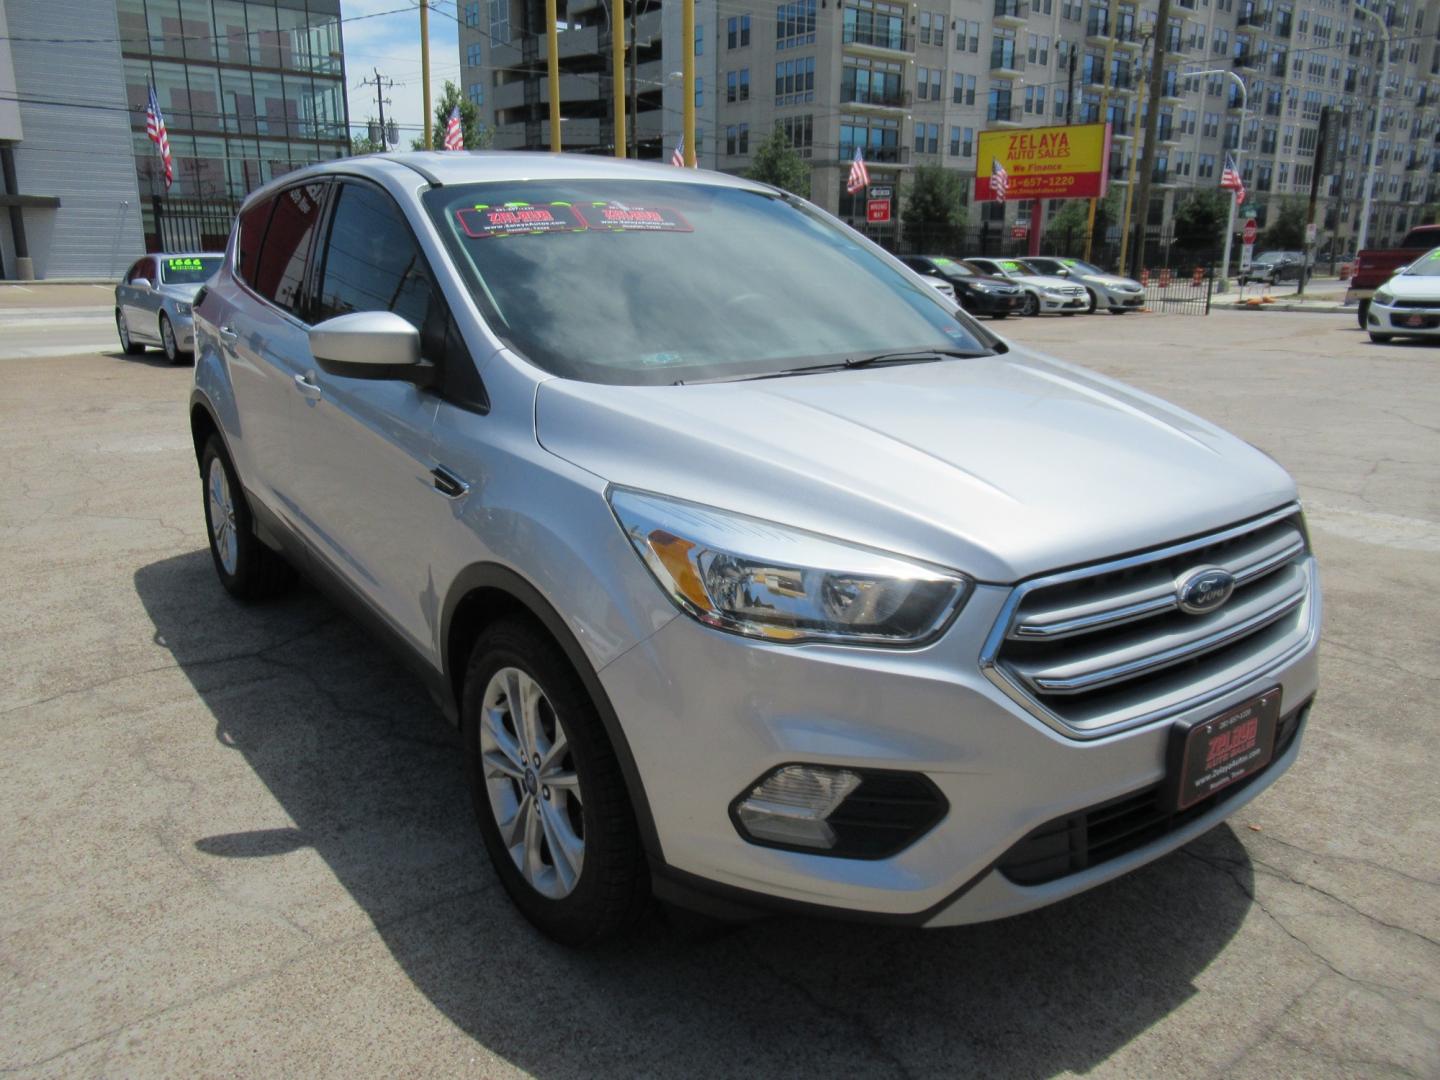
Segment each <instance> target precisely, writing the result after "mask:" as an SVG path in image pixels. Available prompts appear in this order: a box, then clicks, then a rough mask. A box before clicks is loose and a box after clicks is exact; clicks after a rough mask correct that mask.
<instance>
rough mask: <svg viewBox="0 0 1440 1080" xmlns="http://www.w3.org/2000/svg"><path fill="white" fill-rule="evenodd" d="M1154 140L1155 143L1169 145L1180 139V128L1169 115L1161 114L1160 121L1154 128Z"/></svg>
mask: <svg viewBox="0 0 1440 1080" xmlns="http://www.w3.org/2000/svg"><path fill="white" fill-rule="evenodd" d="M1155 141H1156V142H1157V143H1169V144H1171V145H1173V144H1175V143H1178V142H1179V141H1180V129H1179V128H1177V127H1176V126H1175V122H1174V121H1173V120H1171V119H1170V118H1169V117H1165V116H1162V117H1161V118H1160V123H1159V124H1158V125H1157V126H1156V128H1155Z"/></svg>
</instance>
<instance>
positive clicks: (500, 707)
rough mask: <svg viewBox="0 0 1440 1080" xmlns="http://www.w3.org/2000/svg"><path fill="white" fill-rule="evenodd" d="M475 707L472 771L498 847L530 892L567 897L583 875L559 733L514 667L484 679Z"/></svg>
mask: <svg viewBox="0 0 1440 1080" xmlns="http://www.w3.org/2000/svg"><path fill="white" fill-rule="evenodd" d="M480 707H481V714H480V724H479V734H480V765H481V771H482V774H483V776H484V780H485V790H486V794H487V795H488V796H489V801H490V812H491V814H493V815H494V818H495V824H496V826H498V828H499V830H500V839H501V842H502V843H503V844H504V846H505V850H506V851H507V852H508V853H509V855H510V858H511V860H512V861H513V862H514V863H515V866H516V867H517V868H518V869H519V871H520V873H521V874H522V875H523V876H524V878H525V881H526V882H527V883H528V884H529V885H530V886H531V887H532V888H533V889H534V890H535V891H536V892H538V893H540V894H541V895H542V896H546V897H549V898H550V899H552V900H558V899H561V898H563V897H565V896H568V895H569V894H570V893H571V891H572V890H574V888H575V885H576V883H577V882H578V881H579V879H580V873H581V871H582V869H583V868H584V863H585V818H584V805H583V803H582V802H581V793H580V779H579V776H578V775H577V774H576V772H575V765H574V761H573V759H572V757H571V753H570V744H569V739H568V738H567V736H566V733H565V727H564V725H563V724H562V723H561V721H560V718H559V716H558V715H556V713H555V710H554V708H553V707H552V706H551V704H550V699H549V698H548V697H546V695H545V691H544V690H543V689H542V688H541V687H540V684H539V683H537V682H536V681H535V680H534V679H533V678H531V677H530V676H529V675H527V674H526V673H525V672H524V671H521V670H520V669H519V668H515V667H504V668H501V669H500V670H499V671H497V672H495V674H494V675H492V676H491V677H490V681H489V683H487V684H486V687H485V695H484V697H483V699H482V700H481V706H480Z"/></svg>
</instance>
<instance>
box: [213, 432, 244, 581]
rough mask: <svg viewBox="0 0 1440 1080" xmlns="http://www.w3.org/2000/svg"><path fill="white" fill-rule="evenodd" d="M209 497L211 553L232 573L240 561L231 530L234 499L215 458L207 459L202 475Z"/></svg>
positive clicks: (218, 461) (235, 535)
mask: <svg viewBox="0 0 1440 1080" xmlns="http://www.w3.org/2000/svg"><path fill="white" fill-rule="evenodd" d="M205 490H206V492H207V493H208V496H209V500H210V540H211V543H213V544H214V545H215V554H216V555H218V556H219V557H220V565H221V566H223V567H224V568H225V572H226V573H227V574H234V573H235V568H236V567H237V566H239V564H240V536H239V533H238V532H237V531H236V529H235V500H234V499H233V498H232V497H231V494H230V478H229V477H228V476H226V475H225V466H224V465H222V464H221V463H220V459H219V458H211V459H210V473H209V475H208V476H206V478H205Z"/></svg>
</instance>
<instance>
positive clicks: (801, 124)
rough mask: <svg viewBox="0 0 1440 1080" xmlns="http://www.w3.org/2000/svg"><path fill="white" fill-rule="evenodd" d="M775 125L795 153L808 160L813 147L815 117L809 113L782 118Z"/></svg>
mask: <svg viewBox="0 0 1440 1080" xmlns="http://www.w3.org/2000/svg"><path fill="white" fill-rule="evenodd" d="M777 123H778V126H779V128H780V130H781V131H783V132H784V133H785V138H786V140H787V141H788V142H789V143H790V146H791V147H792V148H793V149H794V150H795V152H796V153H798V154H799V155H800V156H801V157H807V158H808V157H809V156H810V153H811V148H812V147H813V146H814V145H815V117H813V116H811V115H810V114H809V113H806V114H805V115H804V116H782V117H780V119H779V121H778V122H777Z"/></svg>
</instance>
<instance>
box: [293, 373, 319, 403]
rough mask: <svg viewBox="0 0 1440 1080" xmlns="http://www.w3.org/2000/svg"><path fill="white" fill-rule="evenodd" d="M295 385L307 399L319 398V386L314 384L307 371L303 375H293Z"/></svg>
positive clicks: (315, 399) (314, 399) (316, 399)
mask: <svg viewBox="0 0 1440 1080" xmlns="http://www.w3.org/2000/svg"><path fill="white" fill-rule="evenodd" d="M295 386H296V389H298V390H299V391H300V393H302V394H304V395H305V397H306V398H308V399H309V400H311V401H319V400H320V387H318V386H316V385H315V383H314V382H312V381H311V375H310V373H309V372H308V371H307V372H306V373H305V374H304V375H296V376H295Z"/></svg>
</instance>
